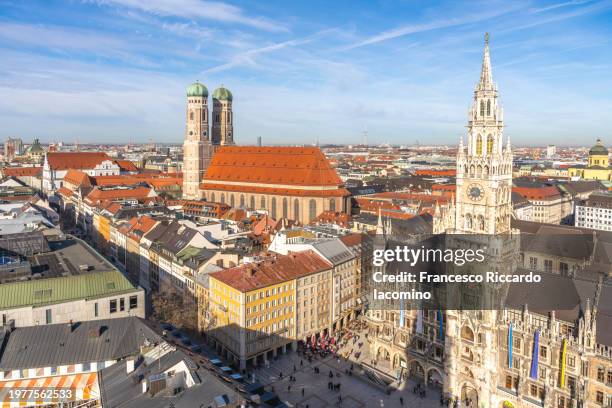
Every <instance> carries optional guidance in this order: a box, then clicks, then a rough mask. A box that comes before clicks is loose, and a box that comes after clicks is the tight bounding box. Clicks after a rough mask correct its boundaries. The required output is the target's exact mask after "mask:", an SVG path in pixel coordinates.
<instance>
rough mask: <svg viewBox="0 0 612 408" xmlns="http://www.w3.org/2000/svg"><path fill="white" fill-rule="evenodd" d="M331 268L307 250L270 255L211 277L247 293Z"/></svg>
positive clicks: (213, 274)
mask: <svg viewBox="0 0 612 408" xmlns="http://www.w3.org/2000/svg"><path fill="white" fill-rule="evenodd" d="M331 268H332V265H331V264H330V263H329V262H328V261H327V260H326V259H324V258H322V257H321V256H319V255H318V254H317V253H316V252H314V251H313V250H308V251H303V252H293V253H290V254H289V255H276V256H271V257H268V258H266V259H265V260H263V261H260V262H256V263H248V264H244V265H240V266H236V267H234V268H229V269H224V270H222V271H219V272H214V273H211V274H210V277H211V278H212V279H216V280H218V281H220V282H223V283H224V284H226V285H228V286H231V287H232V288H234V289H236V290H238V291H240V292H243V293H245V292H250V291H253V290H256V289H261V288H265V287H267V286H270V285H276V284H279V283H283V282H287V281H290V280H294V279H297V278H299V277H302V276H307V275H310V274H314V273H318V272H323V271H325V270H329V269H331Z"/></svg>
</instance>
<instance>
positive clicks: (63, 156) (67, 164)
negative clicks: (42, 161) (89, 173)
mask: <svg viewBox="0 0 612 408" xmlns="http://www.w3.org/2000/svg"><path fill="white" fill-rule="evenodd" d="M105 160H110V161H112V159H111V158H110V157H109V156H108V155H107V154H106V153H101V152H49V153H47V162H48V163H49V167H51V168H52V169H54V170H68V169H93V168H94V167H96V166H97V165H99V164H100V163H102V162H103V161H105Z"/></svg>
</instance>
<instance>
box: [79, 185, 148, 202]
mask: <svg viewBox="0 0 612 408" xmlns="http://www.w3.org/2000/svg"><path fill="white" fill-rule="evenodd" d="M150 193H151V189H150V188H148V187H135V188H120V189H108V190H100V189H99V188H97V187H96V188H94V189H93V190H92V191H91V192H90V193H89V194H87V197H86V199H87V200H89V201H91V202H100V201H104V200H111V201H112V200H120V199H124V200H125V199H134V200H138V201H143V200H146V199H147V198H148V196H149V194H150Z"/></svg>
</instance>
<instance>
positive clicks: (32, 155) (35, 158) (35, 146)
mask: <svg viewBox="0 0 612 408" xmlns="http://www.w3.org/2000/svg"><path fill="white" fill-rule="evenodd" d="M26 155H27V156H28V158H29V159H30V160H31V161H32V162H34V163H36V164H39V165H40V164H42V162H43V161H44V160H45V149H44V148H43V147H42V145H41V144H40V141H39V140H38V139H34V142H33V143H32V145H31V146H30V147H28V151H27V152H26Z"/></svg>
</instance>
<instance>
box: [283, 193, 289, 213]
mask: <svg viewBox="0 0 612 408" xmlns="http://www.w3.org/2000/svg"><path fill="white" fill-rule="evenodd" d="M288 207H289V204H288V202H287V197H285V198H283V218H287V217H288V214H287V212H288Z"/></svg>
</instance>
